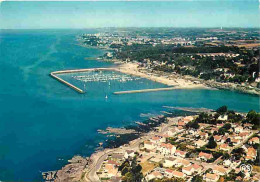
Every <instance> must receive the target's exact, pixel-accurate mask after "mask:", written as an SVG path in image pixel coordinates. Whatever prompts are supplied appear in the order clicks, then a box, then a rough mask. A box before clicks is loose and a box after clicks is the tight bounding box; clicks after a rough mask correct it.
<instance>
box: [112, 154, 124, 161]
mask: <svg viewBox="0 0 260 182" xmlns="http://www.w3.org/2000/svg"><path fill="white" fill-rule="evenodd" d="M123 158H124V155H123V154H120V153H113V154H112V155H111V160H114V161H122V160H123Z"/></svg>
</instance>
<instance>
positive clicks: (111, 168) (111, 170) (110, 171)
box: [104, 164, 118, 178]
mask: <svg viewBox="0 0 260 182" xmlns="http://www.w3.org/2000/svg"><path fill="white" fill-rule="evenodd" d="M104 173H105V176H106V177H108V178H111V177H113V176H116V175H117V173H118V169H117V168H116V167H115V165H111V164H105V167H104Z"/></svg>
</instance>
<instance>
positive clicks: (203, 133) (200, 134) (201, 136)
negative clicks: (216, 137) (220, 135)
mask: <svg viewBox="0 0 260 182" xmlns="http://www.w3.org/2000/svg"><path fill="white" fill-rule="evenodd" d="M197 136H200V138H201V139H204V140H206V139H207V138H208V133H205V132H199V133H198V134H197Z"/></svg>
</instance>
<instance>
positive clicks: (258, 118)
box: [246, 110, 260, 126]
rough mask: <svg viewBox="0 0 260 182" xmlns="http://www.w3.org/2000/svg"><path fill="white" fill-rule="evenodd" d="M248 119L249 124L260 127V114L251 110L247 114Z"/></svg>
mask: <svg viewBox="0 0 260 182" xmlns="http://www.w3.org/2000/svg"><path fill="white" fill-rule="evenodd" d="M246 119H247V121H248V122H249V123H251V124H253V125H256V126H259V125H260V124H259V123H260V113H257V112H255V111H254V110H251V111H249V112H248V113H247V115H246Z"/></svg>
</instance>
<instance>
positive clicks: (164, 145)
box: [157, 143, 176, 155]
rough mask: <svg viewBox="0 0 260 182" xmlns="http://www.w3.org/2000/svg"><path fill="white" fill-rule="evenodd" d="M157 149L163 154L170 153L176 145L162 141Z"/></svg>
mask: <svg viewBox="0 0 260 182" xmlns="http://www.w3.org/2000/svg"><path fill="white" fill-rule="evenodd" d="M157 150H158V151H159V152H160V153H161V154H163V155H172V154H174V152H175V151H176V147H175V146H174V145H172V144H170V143H162V144H161V145H159V146H158V147H157Z"/></svg>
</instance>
